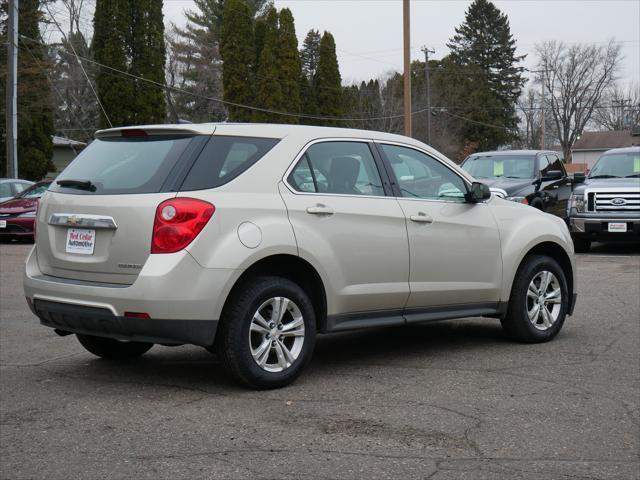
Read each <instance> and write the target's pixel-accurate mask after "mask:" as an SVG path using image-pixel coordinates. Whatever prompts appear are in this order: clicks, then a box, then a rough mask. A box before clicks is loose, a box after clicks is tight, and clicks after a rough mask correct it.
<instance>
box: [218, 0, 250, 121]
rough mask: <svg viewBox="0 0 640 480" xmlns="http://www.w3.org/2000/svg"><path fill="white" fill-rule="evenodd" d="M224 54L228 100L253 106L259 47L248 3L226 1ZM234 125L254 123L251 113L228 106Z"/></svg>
mask: <svg viewBox="0 0 640 480" xmlns="http://www.w3.org/2000/svg"><path fill="white" fill-rule="evenodd" d="M220 53H221V55H222V60H223V62H224V63H223V68H222V83H223V87H224V99H225V100H226V101H228V102H232V103H235V104H242V105H250V104H251V103H252V101H253V88H252V84H253V78H252V77H253V75H252V70H253V68H254V63H255V45H254V31H253V17H252V16H251V11H250V9H249V7H248V6H247V3H246V2H245V1H244V0H225V2H224V13H223V22H222V27H221V34H220ZM228 110H229V119H230V120H231V121H239V122H243V121H250V119H251V111H250V110H249V109H246V108H243V107H238V106H234V105H229V106H228Z"/></svg>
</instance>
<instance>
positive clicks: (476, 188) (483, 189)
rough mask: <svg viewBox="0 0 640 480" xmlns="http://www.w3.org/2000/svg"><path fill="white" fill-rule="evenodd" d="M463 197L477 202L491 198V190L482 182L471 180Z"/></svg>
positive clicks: (471, 201)
mask: <svg viewBox="0 0 640 480" xmlns="http://www.w3.org/2000/svg"><path fill="white" fill-rule="evenodd" d="M464 198H465V200H466V201H467V202H469V203H479V202H482V201H483V200H487V199H489V198H491V190H489V187H488V186H487V185H485V184H484V183H480V182H473V183H472V184H471V187H470V188H469V191H468V192H467V194H466V195H465V196H464Z"/></svg>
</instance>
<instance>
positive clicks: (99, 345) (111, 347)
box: [76, 334, 153, 360]
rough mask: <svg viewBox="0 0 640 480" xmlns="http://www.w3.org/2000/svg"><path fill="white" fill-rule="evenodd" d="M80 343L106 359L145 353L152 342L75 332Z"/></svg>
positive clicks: (125, 357)
mask: <svg viewBox="0 0 640 480" xmlns="http://www.w3.org/2000/svg"><path fill="white" fill-rule="evenodd" d="M76 337H77V338H78V341H79V342H80V344H81V345H82V346H83V347H84V348H85V349H87V350H88V351H89V352H91V353H93V354H94V355H96V356H98V357H102V358H106V359H108V360H131V359H132V358H136V357H139V356H140V355H143V354H144V353H146V352H147V351H148V350H149V349H150V348H151V347H153V343H142V342H125V341H121V340H115V339H113V338H105V337H94V336H93V335H80V334H76Z"/></svg>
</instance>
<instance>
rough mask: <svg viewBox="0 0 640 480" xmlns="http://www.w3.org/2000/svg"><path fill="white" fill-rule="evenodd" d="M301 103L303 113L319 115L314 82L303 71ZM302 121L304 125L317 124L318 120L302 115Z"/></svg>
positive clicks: (301, 75)
mask: <svg viewBox="0 0 640 480" xmlns="http://www.w3.org/2000/svg"><path fill="white" fill-rule="evenodd" d="M299 84H300V104H301V109H302V113H304V114H305V115H318V103H317V102H316V94H315V91H314V89H313V83H312V82H311V81H310V80H309V79H308V78H307V77H306V75H305V74H304V72H303V73H301V74H300V81H299ZM299 121H300V123H302V124H304V125H315V124H316V123H317V120H314V119H313V118H307V117H301V118H299Z"/></svg>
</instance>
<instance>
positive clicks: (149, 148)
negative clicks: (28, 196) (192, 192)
mask: <svg viewBox="0 0 640 480" xmlns="http://www.w3.org/2000/svg"><path fill="white" fill-rule="evenodd" d="M193 138H194V137H184V136H181V137H167V136H149V137H131V138H123V137H114V138H100V139H96V140H94V141H93V142H91V145H89V146H88V147H87V148H86V149H85V150H83V151H82V153H80V155H78V156H77V157H76V158H75V159H74V160H73V162H71V164H69V166H68V167H67V168H65V169H64V171H63V172H62V173H61V174H60V175H59V176H58V177H57V178H56V180H55V181H54V183H53V185H52V186H51V190H52V191H65V192H68V193H81V194H94V195H108V194H124V193H158V192H160V191H162V189H163V188H162V187H163V185H164V184H165V182H166V180H167V179H168V177H169V174H170V172H171V171H172V170H173V168H174V167H175V166H176V164H177V163H178V161H179V160H180V158H181V156H182V154H183V153H184V151H185V149H186V148H187V146H188V145H189V143H190V142H191V141H192V140H193ZM61 180H80V181H90V182H91V183H92V184H93V185H94V186H95V190H93V191H89V190H86V189H83V190H79V189H71V188H62V187H61V186H60V185H58V184H57V182H59V181H61Z"/></svg>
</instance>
